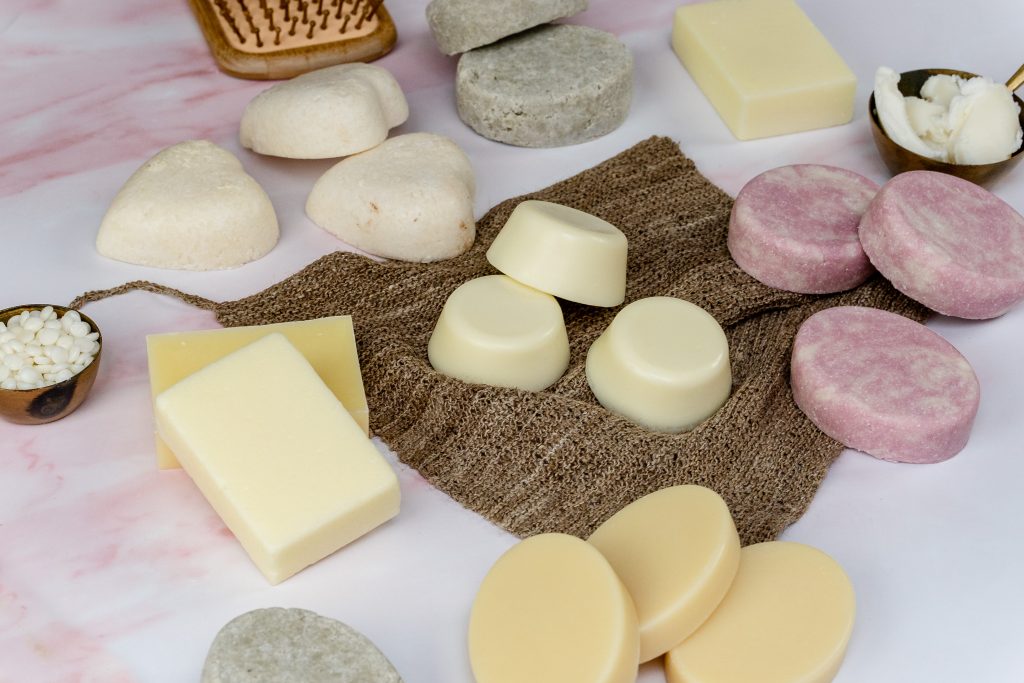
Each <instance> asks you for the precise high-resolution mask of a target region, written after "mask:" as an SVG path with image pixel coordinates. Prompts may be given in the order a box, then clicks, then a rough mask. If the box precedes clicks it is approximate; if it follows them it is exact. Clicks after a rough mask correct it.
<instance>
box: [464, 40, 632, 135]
mask: <svg viewBox="0 0 1024 683" xmlns="http://www.w3.org/2000/svg"><path fill="white" fill-rule="evenodd" d="M455 96H456V103H457V105H458V110H459V117H460V118H462V120H463V121H464V122H465V123H466V124H467V125H468V126H469V127H470V128H472V129H473V130H475V131H476V132H477V133H479V134H480V135H483V136H484V137H485V138H490V139H491V140H497V141H498V142H504V143H507V144H510V145H518V146H520V147H560V146H562V145H574V144H577V143H580V142H586V141H588V140H593V139H595V138H599V137H601V136H602V135H605V134H607V133H610V132H612V131H613V130H615V129H616V128H618V127H619V125H621V124H622V122H623V121H624V120H625V119H626V114H627V113H628V112H629V103H630V100H631V99H632V97H633V56H632V55H631V54H630V52H629V49H628V48H626V46H625V45H623V44H622V43H621V42H619V40H618V39H617V38H616V37H615V36H613V35H612V34H610V33H605V32H604V31H598V30H597V29H593V28H588V27H586V26H569V25H547V26H540V27H538V28H535V29H531V30H529V31H526V32H524V33H520V34H518V35H515V36H512V37H510V38H505V39H504V40H502V41H500V42H498V43H495V44H493V45H488V46H487V47H483V48H480V49H478V50H472V51H471V52H467V53H466V54H464V55H462V57H461V58H459V66H458V70H457V72H456V76H455Z"/></svg>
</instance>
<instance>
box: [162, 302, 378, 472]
mask: <svg viewBox="0 0 1024 683" xmlns="http://www.w3.org/2000/svg"><path fill="white" fill-rule="evenodd" d="M274 332H280V333H281V334H283V335H284V336H285V337H287V338H288V341H290V342H291V343H292V344H293V345H294V346H295V348H296V349H298V350H299V352H300V353H302V355H303V356H305V357H306V360H307V361H309V364H310V365H312V366H313V369H314V370H316V373H317V374H318V375H319V376H320V379H322V380H323V381H324V384H326V385H327V387H328V388H329V389H330V390H331V391H332V392H333V393H334V395H335V397H336V398H337V399H338V400H339V401H341V404H342V405H343V406H345V410H347V411H348V412H349V414H350V415H352V418H353V419H354V420H355V421H356V423H357V424H358V425H359V426H360V428H361V429H362V430H363V432H364V433H366V434H369V433H370V409H369V408H368V407H367V405H366V394H365V393H364V391H363V377H362V374H361V373H360V372H359V355H358V353H357V352H356V338H355V334H354V333H353V331H352V318H351V317H349V316H347V315H345V316H334V317H330V318H320V319H317V320H302V321H299V322H289V323H276V324H273V325H256V326H252V327H228V328H225V329H221V330H201V331H198V332H170V333H167V334H152V335H149V336H148V337H146V352H147V356H148V357H149V388H150V391H151V392H152V395H153V400H154V401H155V400H156V397H157V395H158V394H160V393H161V392H163V391H164V390H165V389H169V388H170V387H171V386H172V385H173V384H175V383H176V382H179V381H181V380H183V379H185V378H186V377H188V376H189V375H191V374H192V373H193V372H196V371H198V370H201V369H203V368H205V367H206V366H207V365H209V364H210V363H212V362H213V361H215V360H219V359H221V358H223V357H224V356H226V355H228V354H229V353H231V352H232V351H237V350H238V349H240V348H242V347H243V346H245V345H247V344H251V343H252V342H254V341H256V340H257V339H261V338H263V337H265V336H267V335H268V334H272V333H274ZM156 459H157V465H158V466H159V467H160V469H170V468H175V467H179V465H178V459H177V458H175V457H174V453H172V452H171V449H170V448H168V447H167V444H165V443H164V442H163V440H162V439H161V438H160V435H159V434H157V435H156Z"/></svg>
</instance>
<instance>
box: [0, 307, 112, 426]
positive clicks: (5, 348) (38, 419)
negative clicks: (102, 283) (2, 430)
mask: <svg viewBox="0 0 1024 683" xmlns="http://www.w3.org/2000/svg"><path fill="white" fill-rule="evenodd" d="M0 323H2V325H0V366H2V367H0V417H2V418H3V419H5V420H7V421H8V422H14V423H17V424H44V423H46V422H53V421H54V420H59V419H60V418H62V417H65V416H67V415H70V414H71V413H72V412H74V411H75V409H76V408H78V406H80V405H81V404H82V401H84V400H85V397H86V396H87V395H88V394H89V390H90V389H91V388H92V384H93V381H95V379H96V373H97V371H98V370H99V365H100V352H101V351H102V349H103V339H102V338H101V336H100V331H99V328H98V327H97V326H96V323H95V322H93V321H92V320H91V319H90V318H89V317H88V316H86V315H82V314H81V313H79V312H77V311H74V310H72V309H70V308H65V307H64V306H50V305H47V304H32V305H28V306H15V307H14V308H7V309H4V310H0Z"/></svg>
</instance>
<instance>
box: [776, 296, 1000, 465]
mask: <svg viewBox="0 0 1024 683" xmlns="http://www.w3.org/2000/svg"><path fill="white" fill-rule="evenodd" d="M790 383H791V385H792V388H793V399H794V400H795V401H796V404H797V405H798V406H799V407H800V409H801V410H803V411H804V413H806V414H807V417H809V418H810V420H811V422H813V423H814V424H816V425H817V426H818V427H819V428H820V429H821V430H822V431H823V432H825V433H826V434H828V435H829V436H831V437H832V438H834V439H836V440H837V441H841V442H842V443H843V444H844V445H846V446H848V447H850V448H856V449H857V450H860V451H864V452H865V453H870V454H871V455H874V456H876V457H879V458H882V459H884V460H894V461H898V462H918V463H926V462H938V461H940V460H946V459H947V458H950V457H952V456H954V455H956V454H957V453H958V452H960V450H961V449H963V447H964V445H965V444H966V443H967V439H968V436H969V435H970V433H971V426H972V425H973V424H974V417H975V415H976V414H977V412H978V402H979V397H980V388H979V384H978V378H977V377H976V376H975V374H974V370H973V369H972V368H971V365H970V363H968V362H967V360H966V359H965V358H964V357H963V356H962V355H960V352H959V351H957V350H956V349H955V348H953V346H952V345H951V344H950V343H949V342H947V341H946V340H945V339H943V338H942V337H940V336H939V335H937V334H935V333H934V332H932V331H931V330H929V329H928V328H927V327H925V326H924V325H921V324H919V323H916V322H914V321H913V320H909V319H907V318H904V317H903V316H899V315H896V314H895V313H889V312H887V311H880V310H878V309H875V308H863V307H860V306H839V307H835V308H827V309H825V310H824V311H820V312H818V313H815V314H814V315H812V316H811V317H810V318H808V319H807V320H806V321H805V322H804V323H803V325H801V326H800V329H799V331H798V332H797V335H796V339H795V340H794V342H793V358H792V363H791V382H790Z"/></svg>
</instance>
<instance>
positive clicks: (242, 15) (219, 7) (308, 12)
mask: <svg viewBox="0 0 1024 683" xmlns="http://www.w3.org/2000/svg"><path fill="white" fill-rule="evenodd" d="M207 1H208V2H210V3H211V4H212V5H213V7H214V9H215V13H216V14H217V18H218V20H219V22H220V25H221V29H222V30H223V32H224V35H225V37H226V38H227V40H228V42H229V43H232V44H233V45H234V47H235V48H236V49H239V50H243V51H245V52H254V53H266V52H274V51H277V50H285V49H292V48H296V47H304V46H310V45H319V44H325V43H331V42H336V41H339V40H348V39H351V38H356V37H359V36H363V35H367V34H369V33H372V32H373V31H374V30H375V29H376V24H377V23H378V17H377V11H378V8H379V7H380V6H381V4H382V2H383V0H207Z"/></svg>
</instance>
